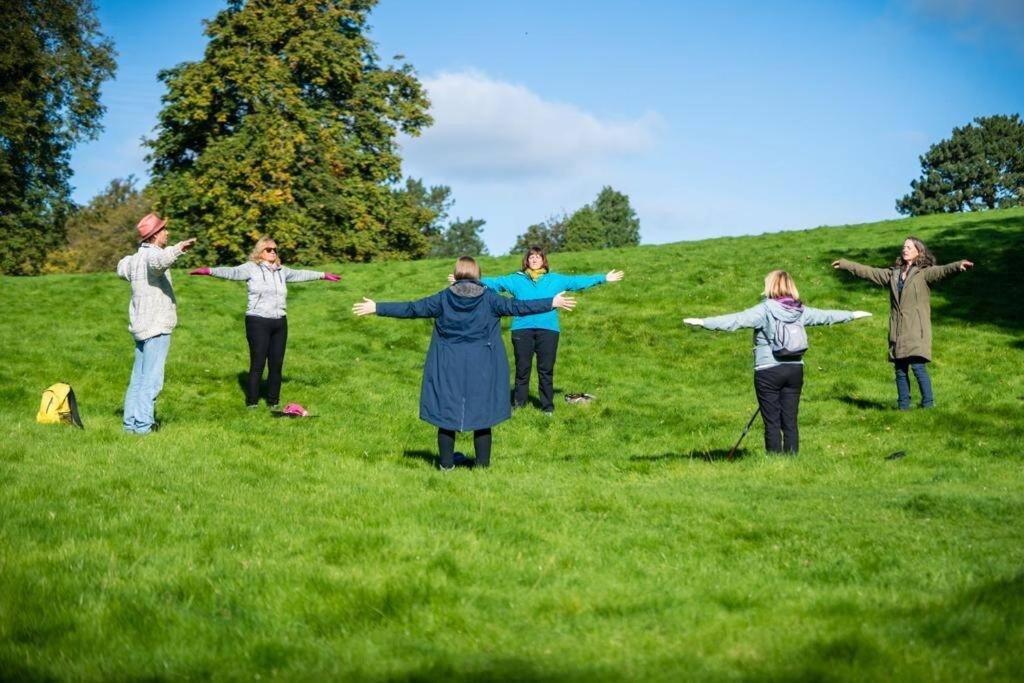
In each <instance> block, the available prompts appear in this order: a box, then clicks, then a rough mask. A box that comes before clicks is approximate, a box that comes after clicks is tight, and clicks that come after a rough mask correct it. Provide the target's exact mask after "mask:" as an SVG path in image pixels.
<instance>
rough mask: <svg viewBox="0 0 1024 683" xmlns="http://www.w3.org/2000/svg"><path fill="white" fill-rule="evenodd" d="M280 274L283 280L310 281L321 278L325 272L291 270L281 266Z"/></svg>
mask: <svg viewBox="0 0 1024 683" xmlns="http://www.w3.org/2000/svg"><path fill="white" fill-rule="evenodd" d="M281 271H282V275H284V281H285V282H312V281H313V280H323V279H324V275H327V273H325V272H323V271H322V270H292V269H291V268H282V269H281Z"/></svg>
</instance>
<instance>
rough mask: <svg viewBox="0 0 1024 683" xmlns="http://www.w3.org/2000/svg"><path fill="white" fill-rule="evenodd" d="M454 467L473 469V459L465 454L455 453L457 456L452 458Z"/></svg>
mask: <svg viewBox="0 0 1024 683" xmlns="http://www.w3.org/2000/svg"><path fill="white" fill-rule="evenodd" d="M452 466H453V467H472V466H473V459H472V458H468V457H466V454H465V453H459V452H458V451H456V452H455V456H454V457H453V458H452Z"/></svg>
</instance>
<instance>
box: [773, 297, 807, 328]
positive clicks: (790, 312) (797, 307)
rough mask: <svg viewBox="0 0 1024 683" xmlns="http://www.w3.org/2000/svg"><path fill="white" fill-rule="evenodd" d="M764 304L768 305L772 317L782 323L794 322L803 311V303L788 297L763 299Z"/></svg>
mask: <svg viewBox="0 0 1024 683" xmlns="http://www.w3.org/2000/svg"><path fill="white" fill-rule="evenodd" d="M764 305H765V306H767V307H768V310H769V312H771V314H772V317H774V318H775V319H776V320H780V321H782V322H784V323H792V322H796V321H797V320H799V319H800V316H801V315H803V313H804V305H803V303H801V302H800V301H797V300H796V299H791V298H789V297H782V298H781V299H765V300H764Z"/></svg>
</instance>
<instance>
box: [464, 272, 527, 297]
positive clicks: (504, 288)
mask: <svg viewBox="0 0 1024 683" xmlns="http://www.w3.org/2000/svg"><path fill="white" fill-rule="evenodd" d="M515 276H516V275H515V273H512V274H511V275H499V276H497V277H482V278H480V284H482V285H483V286H484V287H486V288H487V289H490V290H492V291H495V292H499V293H502V292H504V293H508V294H511V293H512V278H514V277H515ZM454 281H455V276H451V277H450V278H449V282H454Z"/></svg>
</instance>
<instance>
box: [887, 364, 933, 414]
mask: <svg viewBox="0 0 1024 683" xmlns="http://www.w3.org/2000/svg"><path fill="white" fill-rule="evenodd" d="M927 363H928V361H927V360H925V359H924V358H920V357H919V356H910V357H909V358H897V359H896V360H894V361H893V362H892V364H893V366H894V367H895V368H896V406H897V407H898V408H899V409H900V410H907V409H908V408H910V377H909V376H908V375H907V371H908V370H912V371H913V372H914V377H916V378H917V386H918V388H919V389H920V390H921V407H922V408H931V407H932V406H933V405H935V395H934V394H932V378H931V377H929V376H928V365H927Z"/></svg>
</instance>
